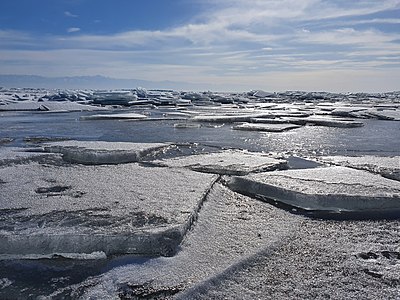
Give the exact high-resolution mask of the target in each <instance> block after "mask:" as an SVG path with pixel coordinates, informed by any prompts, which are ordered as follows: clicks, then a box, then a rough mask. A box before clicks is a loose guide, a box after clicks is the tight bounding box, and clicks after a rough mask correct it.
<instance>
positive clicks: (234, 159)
mask: <svg viewBox="0 0 400 300" xmlns="http://www.w3.org/2000/svg"><path fill="white" fill-rule="evenodd" d="M153 162H154V163H159V164H161V165H164V166H169V167H185V168H189V169H191V170H195V171H199V172H206V173H215V174H229V175H245V174H249V173H252V172H264V171H271V170H275V169H284V168H286V167H287V165H286V161H285V160H281V159H276V158H272V157H271V156H268V155H266V154H262V153H252V152H244V151H238V150H227V151H223V152H219V153H210V154H199V155H191V156H185V157H178V158H172V159H166V160H161V161H153Z"/></svg>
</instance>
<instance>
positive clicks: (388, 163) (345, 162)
mask: <svg viewBox="0 0 400 300" xmlns="http://www.w3.org/2000/svg"><path fill="white" fill-rule="evenodd" d="M317 159H318V160H319V161H321V162H325V163H330V164H335V165H342V166H346V167H350V168H355V169H360V170H367V171H370V172H373V173H377V174H380V175H382V176H383V177H386V178H389V179H394V180H399V181H400V156H393V157H382V156H373V155H365V156H322V157H318V158H317Z"/></svg>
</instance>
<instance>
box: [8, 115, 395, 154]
mask: <svg viewBox="0 0 400 300" xmlns="http://www.w3.org/2000/svg"><path fill="white" fill-rule="evenodd" d="M130 111H132V110H130ZM135 112H136V113H139V114H142V113H145V114H146V113H147V114H148V113H149V111H146V110H141V109H139V110H137V111H135ZM168 113H170V111H168V110H167V109H165V110H163V109H156V110H154V109H153V110H151V118H149V119H146V120H143V121H142V120H118V119H108V120H85V119H84V118H83V117H87V116H91V115H95V114H96V113H95V112H70V113H32V112H0V128H1V129H0V141H2V140H5V141H7V143H2V144H1V145H2V146H18V147H21V146H22V147H24V146H29V145H30V144H31V143H32V142H34V141H35V140H37V139H38V138H44V139H50V140H51V139H56V140H58V139H74V140H95V141H118V142H141V143H143V142H144V143H150V142H151V143H153V142H174V143H199V144H201V145H205V146H216V147H223V148H239V149H241V148H243V149H247V150H249V151H257V152H259V151H264V152H277V153H285V154H292V155H301V156H304V155H305V156H307V155H313V156H314V155H368V154H369V155H379V156H394V155H400V139H399V138H398V137H399V132H400V122H393V121H385V120H363V122H364V126H363V127H356V128H346V129H343V128H335V127H321V126H303V127H301V128H298V129H295V130H292V131H287V132H279V133H278V132H271V133H268V132H249V131H240V130H233V129H232V124H218V125H215V124H209V126H207V124H206V125H204V124H202V126H187V127H186V128H179V127H181V126H179V127H178V126H176V124H177V123H178V122H179V121H177V119H174V118H170V119H168V118H163V119H161V118H157V116H160V117H162V116H165V114H168ZM153 119H154V120H153ZM174 125H175V126H174Z"/></svg>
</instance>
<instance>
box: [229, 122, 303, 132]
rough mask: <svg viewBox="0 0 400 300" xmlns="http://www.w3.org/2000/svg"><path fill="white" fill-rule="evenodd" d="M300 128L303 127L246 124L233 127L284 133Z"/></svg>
mask: <svg viewBox="0 0 400 300" xmlns="http://www.w3.org/2000/svg"><path fill="white" fill-rule="evenodd" d="M300 127H301V126H299V125H294V124H279V123H278V124H265V123H244V124H240V125H235V126H233V129H236V130H246V131H266V132H282V131H287V130H291V129H296V128H300Z"/></svg>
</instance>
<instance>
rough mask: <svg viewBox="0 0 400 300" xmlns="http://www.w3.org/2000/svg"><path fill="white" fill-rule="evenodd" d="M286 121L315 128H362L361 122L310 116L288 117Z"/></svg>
mask: <svg viewBox="0 0 400 300" xmlns="http://www.w3.org/2000/svg"><path fill="white" fill-rule="evenodd" d="M286 120H287V121H288V122H290V123H294V124H299V125H306V124H313V125H317V126H328V127H340V128H354V127H362V126H364V123H363V122H360V121H354V120H350V119H339V118H333V117H322V116H311V117H306V118H293V117H288V118H286Z"/></svg>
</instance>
